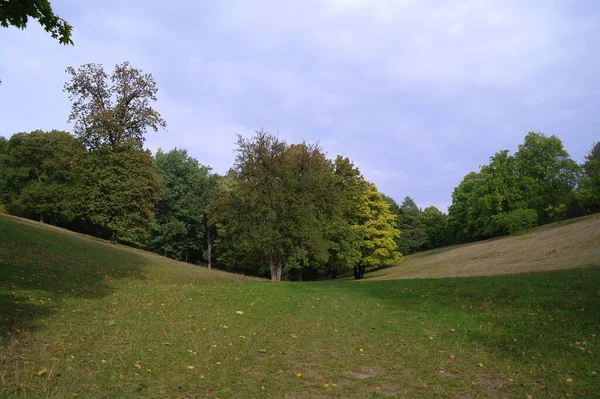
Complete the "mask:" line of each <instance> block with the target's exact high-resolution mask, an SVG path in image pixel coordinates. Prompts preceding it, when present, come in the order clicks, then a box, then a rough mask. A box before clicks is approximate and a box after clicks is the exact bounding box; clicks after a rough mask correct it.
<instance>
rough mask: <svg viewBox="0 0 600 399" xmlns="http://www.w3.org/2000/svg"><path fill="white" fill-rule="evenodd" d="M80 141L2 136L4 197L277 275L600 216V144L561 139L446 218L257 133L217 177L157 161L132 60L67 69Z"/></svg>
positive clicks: (492, 180)
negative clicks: (582, 148)
mask: <svg viewBox="0 0 600 399" xmlns="http://www.w3.org/2000/svg"><path fill="white" fill-rule="evenodd" d="M67 73H68V75H69V77H70V79H69V81H67V83H66V84H65V86H64V90H65V92H67V93H68V95H69V99H70V100H71V103H72V109H71V113H70V115H69V120H70V121H73V122H74V123H75V126H74V129H73V134H70V133H68V132H64V131H57V130H52V131H49V132H43V131H33V132H29V133H17V134H14V135H13V136H12V137H10V139H8V140H6V139H4V138H2V137H0V201H1V203H2V207H3V208H4V209H5V210H6V211H8V212H9V213H11V214H15V215H19V216H23V217H28V218H32V219H37V220H40V221H42V222H46V223H51V224H55V225H59V226H62V227H66V228H69V229H71V230H75V231H79V232H83V233H86V234H91V235H94V236H98V237H102V238H106V239H110V240H111V241H113V242H120V243H123V244H127V245H132V246H136V247H140V248H145V249H148V250H151V251H155V252H157V253H159V254H161V255H164V256H168V257H170V258H174V259H178V260H183V261H187V262H191V263H202V264H206V265H207V266H208V267H209V268H210V267H213V266H215V267H219V268H221V269H225V270H230V271H236V272H243V273H247V274H252V275H257V276H264V277H270V278H271V279H273V280H280V279H293V280H302V279H307V278H308V279H317V278H321V277H325V276H326V277H336V276H339V275H344V274H348V273H353V274H354V276H355V277H356V278H362V276H363V274H364V272H365V270H366V269H368V268H373V267H381V266H385V265H391V264H395V263H397V262H399V261H400V260H401V259H402V255H401V254H403V255H407V254H410V253H414V252H417V251H421V250H426V249H432V248H437V247H440V246H443V245H448V244H452V243H459V242H468V241H473V240H479V239H484V238H490V237H495V236H499V235H505V234H514V233H517V232H520V231H524V230H527V229H530V228H532V227H535V226H536V225H538V224H544V223H549V222H552V221H557V220H562V219H565V218H569V217H574V216H579V215H582V214H586V213H592V212H597V211H598V210H600V181H599V175H600V173H599V172H600V144H598V143H597V144H596V145H595V146H594V147H593V149H592V151H591V152H590V154H589V155H588V157H586V161H585V163H584V164H583V165H578V164H577V163H576V162H575V161H573V160H571V159H570V158H569V155H568V153H567V152H566V151H565V150H564V149H563V147H562V142H561V141H560V140H559V139H558V138H557V137H555V136H551V137H547V136H545V135H543V134H541V133H529V134H528V135H527V136H526V138H525V141H524V143H523V144H522V145H520V146H519V148H518V151H517V152H516V153H515V154H514V155H509V153H508V151H500V152H499V153H497V154H495V155H494V156H493V157H491V158H490V163H489V164H488V165H484V166H482V167H481V168H480V170H479V171H478V172H472V173H469V174H468V175H467V176H465V178H464V179H463V181H462V182H461V183H460V184H459V185H458V187H456V188H455V190H454V193H453V195H452V205H451V206H450V207H449V210H448V214H447V215H446V214H445V213H443V212H441V211H440V210H439V209H437V208H436V207H434V206H429V207H427V208H425V209H424V210H422V209H421V208H419V207H418V206H417V204H416V203H415V201H414V200H413V199H412V198H410V197H406V198H405V199H404V200H403V202H402V203H401V204H398V203H397V202H396V201H394V200H393V199H392V198H390V197H388V196H386V195H384V194H382V193H380V192H379V191H378V189H377V187H376V186H375V185H374V184H373V183H371V182H369V181H367V180H366V179H365V178H364V177H363V176H362V174H361V173H360V171H359V169H358V168H357V167H356V166H355V165H354V164H353V163H352V161H351V160H350V159H348V158H346V157H343V156H337V157H336V158H335V159H329V158H328V157H327V155H326V154H325V153H324V152H323V150H322V149H321V148H320V147H319V146H318V145H317V144H314V143H307V142H301V143H287V142H285V141H284V140H281V139H280V138H279V137H278V136H277V135H274V134H271V133H269V132H266V131H263V130H259V131H257V132H256V133H255V134H254V136H252V137H250V138H244V137H242V136H239V137H238V142H237V145H236V158H235V163H234V164H233V165H232V167H231V168H230V170H229V171H228V172H227V173H226V174H225V175H218V174H216V173H213V172H212V170H211V168H210V167H208V166H205V165H202V164H201V163H200V162H198V160H196V159H194V158H193V157H191V156H189V155H188V153H187V151H186V150H185V149H177V148H176V149H174V150H171V151H169V152H164V151H162V150H158V151H157V152H156V154H151V153H150V152H149V151H147V150H144V148H143V144H144V140H145V135H146V133H147V131H148V130H154V131H159V130H161V129H163V128H165V127H166V122H165V121H164V119H163V118H162V117H161V115H160V114H159V113H158V112H157V111H156V110H155V109H154V108H153V106H152V105H153V103H154V102H155V101H156V100H157V92H158V89H157V86H156V83H155V82H154V79H153V77H152V75H150V74H145V73H143V72H142V71H140V70H138V69H135V68H133V67H132V66H131V65H130V64H129V63H123V64H121V65H117V66H116V67H115V69H114V71H113V72H112V73H110V74H109V73H107V72H105V70H104V69H103V68H102V66H100V65H96V64H86V65H83V66H81V67H80V68H78V69H74V68H68V69H67Z"/></svg>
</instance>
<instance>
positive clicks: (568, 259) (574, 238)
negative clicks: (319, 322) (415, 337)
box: [365, 214, 600, 279]
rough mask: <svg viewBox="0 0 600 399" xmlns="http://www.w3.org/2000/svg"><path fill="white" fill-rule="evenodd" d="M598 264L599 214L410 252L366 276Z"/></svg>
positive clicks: (527, 270)
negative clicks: (506, 234)
mask: <svg viewBox="0 0 600 399" xmlns="http://www.w3.org/2000/svg"><path fill="white" fill-rule="evenodd" d="M589 266H600V214H596V215H592V216H586V217H581V218H576V219H571V220H566V221H564V222H559V223H553V224H550V225H546V226H542V227H538V228H537V229H534V230H532V231H529V232H527V233H524V234H521V235H516V236H509V237H502V238H495V239H492V240H486V241H480V242H475V243H470V244H464V245H456V246H450V247H445V248H438V249H434V250H431V251H426V252H421V253H418V254H414V255H409V256H407V257H406V258H405V260H404V262H402V263H401V264H399V265H398V266H395V267H391V268H386V269H381V270H377V271H375V272H372V273H368V274H366V275H365V278H369V279H396V278H440V277H468V276H497V275H500V274H516V273H531V272H539V271H550V270H564V269H576V268H582V267H589Z"/></svg>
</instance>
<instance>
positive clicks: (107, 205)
mask: <svg viewBox="0 0 600 399" xmlns="http://www.w3.org/2000/svg"><path fill="white" fill-rule="evenodd" d="M163 184H164V182H163V180H162V179H161V177H160V175H159V174H158V172H157V170H156V165H155V164H154V160H153V159H152V156H151V155H150V152H149V151H143V150H140V149H138V148H137V147H130V148H127V147H124V146H123V147H120V148H119V149H118V150H116V151H111V150H109V149H96V150H94V151H91V152H89V153H88V155H87V156H86V157H85V158H84V160H83V162H82V165H81V169H80V174H79V178H78V187H77V192H76V193H75V195H77V197H78V198H79V206H80V208H81V213H82V214H83V215H84V217H85V219H87V220H89V221H90V222H92V223H94V224H96V225H98V226H99V227H101V228H103V229H105V230H106V231H107V232H108V233H109V236H110V239H111V241H112V242H113V243H116V242H117V241H121V242H124V243H127V244H132V245H135V246H143V245H144V244H145V243H146V240H147V238H148V236H149V225H150V222H151V221H152V220H153V219H154V212H155V209H156V204H157V203H158V201H159V199H160V197H161V194H162V187H163Z"/></svg>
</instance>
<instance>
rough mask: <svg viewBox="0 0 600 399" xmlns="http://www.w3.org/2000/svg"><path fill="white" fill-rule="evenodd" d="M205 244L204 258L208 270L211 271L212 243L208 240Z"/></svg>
mask: <svg viewBox="0 0 600 399" xmlns="http://www.w3.org/2000/svg"><path fill="white" fill-rule="evenodd" d="M207 244H208V246H207V248H206V257H207V258H208V259H207V260H208V268H209V269H212V243H211V242H210V238H209V239H208V240H207Z"/></svg>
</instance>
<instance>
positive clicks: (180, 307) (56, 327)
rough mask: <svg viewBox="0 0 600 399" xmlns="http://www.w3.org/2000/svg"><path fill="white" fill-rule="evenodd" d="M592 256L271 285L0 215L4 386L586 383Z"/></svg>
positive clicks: (133, 389) (243, 392)
mask: <svg viewBox="0 0 600 399" xmlns="http://www.w3.org/2000/svg"><path fill="white" fill-rule="evenodd" d="M598 292H600V268H598V267H593V268H583V269H574V270H569V271H561V272H550V273H543V274H524V275H518V276H496V277H478V278H457V279H416V280H389V281H369V280H367V281H360V282H355V281H338V282H331V281H330V282H318V283H285V282H281V283H273V282H269V281H264V280H263V281H261V280H257V279H250V278H244V277H241V276H236V275H232V274H227V273H223V272H218V271H208V270H206V269H204V268H201V267H197V266H191V265H186V264H182V263H179V262H174V261H170V260H168V259H165V258H162V257H160V256H156V255H153V254H149V253H145V252H142V251H138V250H134V249H129V248H124V247H120V246H115V245H111V244H107V243H105V242H103V241H99V240H95V239H92V238H89V237H83V236H81V235H78V234H75V233H72V232H68V231H65V230H62V229H57V228H53V227H50V226H45V225H40V224H39V223H36V222H31V221H26V220H22V219H18V218H12V217H7V216H1V215H0V397H18V398H31V397H47V398H75V397H82V398H139V397H149V398H171V397H173V398H175V397H176V398H223V399H225V398H231V399H233V398H239V397H245V398H264V399H267V398H286V399H303V398H355V399H359V398H365V397H375V398H376V397H391V398H406V397H409V398H457V397H460V398H465V399H467V398H473V399H474V398H508V397H516V398H525V397H527V396H528V395H532V396H533V397H542V396H543V397H546V396H548V395H550V396H549V397H567V396H572V397H578V396H582V395H583V396H589V397H593V396H594V395H597V394H598V390H597V387H598V386H600V384H599V381H598V378H599V376H598V375H599V374H600V357H599V356H598V350H599V349H600V348H599V346H598V341H597V334H598V331H599V329H600V308H598V306H597V301H598Z"/></svg>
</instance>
